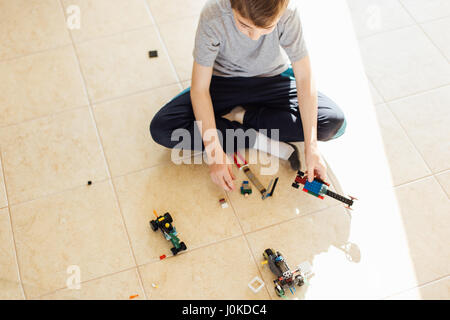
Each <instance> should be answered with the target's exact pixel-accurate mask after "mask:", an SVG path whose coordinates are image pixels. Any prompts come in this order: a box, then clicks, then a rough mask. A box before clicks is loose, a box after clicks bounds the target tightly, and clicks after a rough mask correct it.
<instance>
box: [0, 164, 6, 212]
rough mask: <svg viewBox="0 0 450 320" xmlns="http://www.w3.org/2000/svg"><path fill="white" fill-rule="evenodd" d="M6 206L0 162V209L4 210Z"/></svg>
mask: <svg viewBox="0 0 450 320" xmlns="http://www.w3.org/2000/svg"><path fill="white" fill-rule="evenodd" d="M7 205H8V200H7V198H6V189H5V179H4V178H3V168H2V162H1V160H0V208H4V207H6V206H7Z"/></svg>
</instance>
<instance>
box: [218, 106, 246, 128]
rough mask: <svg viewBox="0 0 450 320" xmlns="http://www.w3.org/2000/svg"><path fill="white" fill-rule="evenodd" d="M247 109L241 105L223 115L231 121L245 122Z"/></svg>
mask: <svg viewBox="0 0 450 320" xmlns="http://www.w3.org/2000/svg"><path fill="white" fill-rule="evenodd" d="M244 115H245V109H244V108H242V107H241V106H237V107H235V108H234V109H233V110H231V111H230V112H229V113H227V114H226V115H224V116H222V118H225V119H228V120H230V121H237V122H239V123H240V124H242V123H243V122H244Z"/></svg>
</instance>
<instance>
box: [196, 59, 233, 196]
mask: <svg viewBox="0 0 450 320" xmlns="http://www.w3.org/2000/svg"><path fill="white" fill-rule="evenodd" d="M212 72H213V68H212V67H205V66H202V65H200V64H198V63H197V62H194V67H193V69H192V84H191V101H192V108H193V110H194V115H195V119H196V120H197V121H198V122H200V124H199V126H200V128H199V129H200V130H201V135H202V139H203V144H204V146H205V151H206V154H207V156H208V159H209V160H210V161H211V162H210V169H211V178H212V180H213V181H214V182H215V183H216V184H218V185H220V186H222V187H223V188H224V189H225V190H227V191H231V190H233V189H234V184H233V180H234V175H233V173H232V170H231V165H230V163H229V161H228V157H227V156H226V154H225V152H224V151H223V148H222V146H221V144H220V140H219V136H218V134H217V129H216V120H215V116H214V109H213V104H212V100H211V95H210V93H209V86H210V84H211V77H212Z"/></svg>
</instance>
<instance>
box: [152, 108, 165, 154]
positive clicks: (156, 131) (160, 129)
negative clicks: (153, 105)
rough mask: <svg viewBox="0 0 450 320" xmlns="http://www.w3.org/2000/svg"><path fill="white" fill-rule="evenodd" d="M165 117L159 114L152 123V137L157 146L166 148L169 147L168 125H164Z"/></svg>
mask: <svg viewBox="0 0 450 320" xmlns="http://www.w3.org/2000/svg"><path fill="white" fill-rule="evenodd" d="M164 122H165V121H164V117H163V115H162V114H161V112H157V113H156V114H155V116H154V117H153V119H152V121H151V122H150V135H151V137H152V139H153V141H155V142H156V143H157V144H160V145H162V146H164V147H167V148H168V147H169V146H168V138H167V137H168V134H167V129H165V128H167V124H165V123H164Z"/></svg>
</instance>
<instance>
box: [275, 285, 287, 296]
mask: <svg viewBox="0 0 450 320" xmlns="http://www.w3.org/2000/svg"><path fill="white" fill-rule="evenodd" d="M275 292H276V294H277V295H278V296H279V297H280V298H283V297H284V295H285V292H284V289H283V288H282V287H280V286H279V285H276V286H275Z"/></svg>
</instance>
